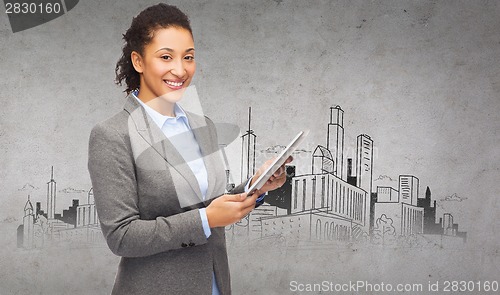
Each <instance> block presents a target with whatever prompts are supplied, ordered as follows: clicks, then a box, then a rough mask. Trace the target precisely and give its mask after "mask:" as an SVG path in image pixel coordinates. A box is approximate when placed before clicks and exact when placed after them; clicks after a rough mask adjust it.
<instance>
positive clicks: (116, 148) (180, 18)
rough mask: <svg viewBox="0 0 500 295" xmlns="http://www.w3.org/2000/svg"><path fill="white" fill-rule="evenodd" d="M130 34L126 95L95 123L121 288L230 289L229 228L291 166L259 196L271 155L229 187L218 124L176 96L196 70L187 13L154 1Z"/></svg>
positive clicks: (94, 168)
mask: <svg viewBox="0 0 500 295" xmlns="http://www.w3.org/2000/svg"><path fill="white" fill-rule="evenodd" d="M123 39H124V41H125V45H124V47H123V55H122V57H121V58H120V60H119V61H118V63H117V65H116V83H117V84H119V85H121V84H122V82H123V81H124V82H125V83H126V85H127V88H126V89H125V92H126V93H127V100H126V102H125V105H124V107H123V110H121V111H120V112H119V113H118V114H116V115H114V116H112V117H111V118H109V119H108V120H106V121H104V122H101V123H99V124H97V125H96V126H95V127H94V128H93V129H92V132H91V134H90V140H89V161H88V168H89V173H90V178H91V180H92V185H93V190H94V198H95V204H96V209H97V213H98V216H99V221H100V225H101V228H102V232H103V234H104V236H105V238H106V241H107V243H108V246H109V248H110V249H111V251H112V252H113V253H115V254H116V255H119V256H121V257H122V258H121V261H120V265H119V267H118V273H117V275H116V278H115V284H114V287H113V291H112V294H230V293H231V286H230V281H229V267H228V261H227V251H226V241H225V230H224V226H226V225H230V224H233V223H235V222H237V221H239V220H240V219H242V218H243V217H244V216H246V215H247V214H248V213H249V212H250V211H251V210H252V209H253V208H254V207H255V206H256V205H258V204H261V203H262V202H263V197H264V196H265V194H264V193H265V192H266V191H268V190H270V189H276V188H277V187H279V186H281V185H282V184H283V183H284V182H285V178H286V173H282V171H284V164H283V166H282V167H280V169H279V170H278V171H277V172H276V173H275V175H273V176H272V177H271V178H270V180H269V181H268V183H266V184H265V185H264V186H263V188H262V189H261V190H259V191H257V192H256V193H254V194H253V195H251V196H248V197H247V193H246V192H245V191H247V190H248V186H249V185H251V184H252V183H253V180H254V179H258V177H259V176H260V174H262V172H261V171H264V170H265V168H266V167H268V166H269V164H270V163H271V161H268V162H266V163H265V164H264V165H263V166H262V167H261V169H259V170H258V172H257V173H256V174H255V175H254V176H253V177H252V178H250V179H248V180H247V181H245V182H244V183H242V184H240V185H239V186H237V187H236V188H234V189H233V190H232V191H231V192H230V194H224V192H225V187H226V175H225V171H224V165H223V162H222V159H221V157H220V155H219V153H216V152H215V151H217V150H218V141H217V132H216V129H215V125H214V124H213V122H212V121H211V120H210V119H208V118H207V117H202V116H198V115H195V114H193V113H191V112H189V111H188V110H184V109H183V108H182V107H180V106H179V105H178V104H177V102H178V101H179V100H180V99H181V98H182V94H183V92H184V90H185V89H186V87H188V86H189V84H190V83H191V80H192V78H193V75H194V73H195V70H196V63H195V60H194V52H195V50H194V41H193V36H192V32H191V27H190V25H189V20H188V18H187V16H186V15H185V14H184V13H182V12H181V11H180V10H179V9H178V8H176V7H174V6H170V5H166V4H158V5H155V6H151V7H149V8H147V9H145V10H144V11H142V12H141V13H139V14H138V15H137V16H136V17H135V18H134V19H133V21H132V25H131V27H130V28H129V29H128V30H127V32H126V33H125V34H124V35H123ZM290 161H291V159H289V160H288V161H287V162H290ZM257 198H259V199H257ZM257 200H258V201H257Z"/></svg>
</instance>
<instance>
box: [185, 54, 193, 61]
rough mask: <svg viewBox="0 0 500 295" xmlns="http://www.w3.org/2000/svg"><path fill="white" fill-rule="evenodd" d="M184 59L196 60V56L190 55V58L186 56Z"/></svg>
mask: <svg viewBox="0 0 500 295" xmlns="http://www.w3.org/2000/svg"><path fill="white" fill-rule="evenodd" d="M184 59H187V60H194V56H191V55H189V56H185V57H184Z"/></svg>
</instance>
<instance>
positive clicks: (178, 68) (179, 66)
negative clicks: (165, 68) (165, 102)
mask: <svg viewBox="0 0 500 295" xmlns="http://www.w3.org/2000/svg"><path fill="white" fill-rule="evenodd" d="M171 72H172V74H174V75H175V76H177V77H179V78H181V77H184V74H185V73H186V69H185V67H184V64H183V63H182V60H176V61H175V62H174V64H173V68H172V70H171Z"/></svg>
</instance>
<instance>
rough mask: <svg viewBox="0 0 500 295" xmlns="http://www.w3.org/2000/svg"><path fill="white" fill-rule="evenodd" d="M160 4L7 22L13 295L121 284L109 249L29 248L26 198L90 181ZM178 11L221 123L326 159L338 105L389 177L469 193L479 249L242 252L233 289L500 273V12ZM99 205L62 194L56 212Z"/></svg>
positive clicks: (462, 220) (472, 5) (0, 221)
mask: <svg viewBox="0 0 500 295" xmlns="http://www.w3.org/2000/svg"><path fill="white" fill-rule="evenodd" d="M155 3H157V1H131V0H126V1H95V0H87V1H80V3H79V4H78V5H77V6H76V7H75V8H74V9H73V10H71V11H70V12H69V13H67V14H65V15H64V16H62V17H59V18H57V19H55V20H53V21H51V22H49V23H46V24H43V25H41V26H38V27H35V28H32V29H29V30H26V31H22V32H19V33H15V34H13V33H12V31H11V30H10V26H9V23H8V19H7V17H6V15H5V14H3V13H2V15H1V16H0V40H1V43H0V65H1V67H0V75H1V82H0V83H1V84H0V85H1V94H0V99H1V106H2V107H1V108H0V126H1V127H0V151H1V157H0V167H1V168H0V187H1V193H2V194H1V200H2V205H1V206H0V236H1V237H2V238H1V239H0V266H1V267H0V294H106V293H108V292H109V291H110V290H111V286H112V283H113V279H114V273H115V271H116V267H117V262H118V259H117V257H115V256H113V255H112V254H111V252H110V251H108V250H107V249H105V248H103V249H100V248H96V249H86V248H83V249H67V250H64V251H63V250H61V249H43V250H33V251H23V250H18V249H17V248H16V228H17V226H18V225H19V224H21V223H22V216H23V212H22V210H23V207H24V204H25V202H26V199H27V195H28V194H31V199H32V201H33V202H35V201H42V204H45V198H46V182H47V181H48V180H49V177H50V167H51V166H52V165H53V166H54V169H55V178H56V180H57V182H58V189H61V190H62V189H64V188H73V189H76V190H82V189H84V190H88V189H89V188H90V186H91V184H90V179H89V176H88V172H87V169H86V162H87V157H86V154H87V141H88V135H89V133H90V129H91V128H92V126H93V125H94V124H95V123H96V122H98V121H100V120H103V119H105V118H107V117H109V116H110V115H111V114H113V113H115V112H117V111H118V110H119V109H120V108H121V106H122V104H123V101H124V99H123V98H124V94H123V93H122V92H121V89H120V88H119V87H117V86H115V85H114V84H113V79H114V66H115V63H116V61H117V59H118V57H119V55H120V52H121V46H122V42H121V34H122V33H124V32H125V30H126V29H127V28H128V27H129V25H130V22H131V19H132V16H134V15H136V14H137V13H138V12H139V11H140V10H142V9H144V8H145V7H147V6H149V5H151V4H155ZM170 3H173V4H176V5H178V7H179V8H181V10H183V11H185V12H186V13H187V14H188V15H189V16H190V18H191V21H192V27H193V30H194V35H195V46H196V50H197V52H196V54H197V56H196V58H197V62H198V72H197V76H196V79H195V82H194V84H195V85H196V87H197V89H198V93H199V94H200V97H201V102H202V106H203V109H204V111H205V113H206V114H207V115H208V116H210V117H211V118H212V119H213V120H214V121H216V122H226V123H233V124H237V125H239V126H241V127H242V128H245V126H246V125H247V123H246V122H247V111H248V107H249V106H252V112H253V115H254V123H253V126H252V129H254V130H255V131H256V132H257V134H258V135H259V145H261V146H262V148H266V147H269V146H272V145H275V144H284V143H286V142H287V141H288V140H289V139H290V138H291V137H292V136H293V135H294V134H295V133H296V131H297V130H299V129H301V128H310V129H311V130H312V132H311V134H310V135H309V138H308V140H309V142H308V143H306V145H308V147H309V148H310V149H311V148H313V147H314V146H315V145H316V144H325V143H324V142H325V140H326V124H327V123H328V119H329V111H328V108H329V107H330V106H332V105H337V104H338V105H341V106H342V108H343V109H344V111H345V124H344V125H345V130H346V147H350V148H351V149H352V148H354V147H355V140H356V136H357V135H358V134H360V133H366V134H369V135H370V136H371V137H372V138H373V139H374V145H375V147H376V148H377V149H378V154H377V156H376V158H375V162H374V165H375V166H374V178H377V176H379V175H388V176H390V177H393V178H397V176H398V175H399V174H413V175H416V176H417V177H419V179H420V190H421V192H423V191H424V189H425V187H426V186H427V185H428V186H430V187H431V189H432V192H433V198H434V199H436V200H438V201H439V200H440V199H444V198H445V197H446V196H450V195H453V194H457V196H459V197H460V199H461V201H454V202H445V201H443V202H440V209H439V210H440V211H441V212H444V211H446V212H451V213H452V214H453V215H454V217H455V222H458V223H459V225H460V230H465V231H467V232H468V242H467V245H466V247H465V249H461V250H457V249H383V248H371V247H366V248H362V247H361V248H360V247H355V246H352V245H345V246H338V247H336V248H332V249H322V250H318V251H316V250H303V251H301V250H293V251H292V250H287V249H283V248H280V247H271V248H269V249H268V248H266V249H256V248H255V247H254V248H252V247H233V248H231V249H230V259H231V266H232V278H233V288H234V293H235V294H254V293H255V294H286V293H289V292H290V291H289V282H290V281H291V280H297V281H301V282H303V283H314V282H321V281H323V280H329V281H336V282H347V281H349V280H367V281H369V282H372V283H380V282H391V283H424V284H425V286H427V282H428V281H429V280H431V281H436V280H440V281H441V282H442V281H444V280H500V269H499V267H498V266H499V265H500V259H499V254H498V251H499V245H500V238H499V233H500V218H498V216H499V208H500V204H499V201H498V200H499V198H498V197H499V194H500V189H499V188H500V187H499V185H498V179H499V177H500V171H499V168H498V167H499V164H498V163H500V150H499V148H498V145H499V139H500V136H499V133H498V132H499V127H500V67H499V62H500V58H499V57H500V18H499V17H498V16H499V15H500V3H499V2H498V1H349V2H346V1H288V0H281V1H279V0H277V1H252V2H249V1H216V2H215V1H171V2H170ZM221 106H222V107H221ZM352 155H353V154H352ZM352 155H351V156H352ZM304 161H305V160H304ZM308 161H309V160H307V161H305V162H304V163H305V164H303V165H302V166H300V163H301V162H300V160H299V161H298V162H297V165H298V169H299V170H300V169H304V170H305V169H306V168H307V167H306V168H300V167H305V165H307V163H308ZM27 184H28V185H27ZM29 185H32V186H33V187H30V186H29ZM375 185H377V184H376V183H375ZM23 188H24V189H23ZM68 191H69V190H68ZM85 197H86V196H85V194H84V193H58V205H57V210H58V211H62V209H64V208H67V207H69V206H70V205H71V199H73V198H80V199H81V200H83V199H84V198H85ZM438 215H439V213H438ZM255 281H258V282H259V284H255ZM346 293H348V292H346Z"/></svg>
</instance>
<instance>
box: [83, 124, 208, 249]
mask: <svg viewBox="0 0 500 295" xmlns="http://www.w3.org/2000/svg"><path fill="white" fill-rule="evenodd" d="M124 137H125V135H123V134H120V133H119V132H118V131H117V130H115V129H114V128H112V127H110V126H106V125H105V124H98V125H97V126H96V127H94V129H93V130H92V132H91V135H90V140H89V160H88V169H89V173H90V178H91V180H92V186H93V189H94V199H95V202H96V209H97V213H98V216H99V221H100V224H101V228H102V232H103V234H104V236H105V238H106V241H107V243H108V246H109V248H110V249H111V251H112V252H113V253H114V254H116V255H119V256H127V257H139V256H149V255H153V254H156V253H160V252H164V251H168V250H174V249H180V248H185V247H190V246H195V245H200V244H204V243H206V242H207V238H206V236H205V233H204V231H203V227H202V221H201V218H200V214H199V212H198V210H191V211H187V212H183V213H180V214H175V215H172V216H168V217H163V216H159V217H157V218H156V219H155V220H141V219H140V212H139V208H138V194H137V180H136V177H135V169H134V159H133V154H132V150H131V147H130V144H129V143H128V141H127V140H125V138H124Z"/></svg>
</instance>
